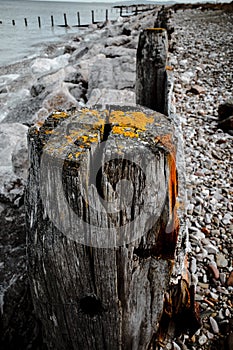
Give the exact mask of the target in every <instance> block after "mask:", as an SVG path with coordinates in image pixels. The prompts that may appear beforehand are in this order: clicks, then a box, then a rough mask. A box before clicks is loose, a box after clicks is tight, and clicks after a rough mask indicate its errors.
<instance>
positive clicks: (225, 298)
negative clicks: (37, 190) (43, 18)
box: [0, 6, 233, 350]
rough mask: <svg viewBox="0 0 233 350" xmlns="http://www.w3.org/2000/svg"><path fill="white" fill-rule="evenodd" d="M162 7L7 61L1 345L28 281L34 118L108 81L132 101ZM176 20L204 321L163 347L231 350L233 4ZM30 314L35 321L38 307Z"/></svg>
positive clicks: (174, 54) (90, 95) (175, 50)
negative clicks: (141, 43) (223, 119)
mask: <svg viewBox="0 0 233 350" xmlns="http://www.w3.org/2000/svg"><path fill="white" fill-rule="evenodd" d="M157 13H158V9H156V10H151V11H150V12H148V13H147V14H146V15H145V14H139V15H137V16H132V17H129V18H118V20H117V21H115V22H114V23H110V22H108V23H105V24H103V25H100V26H99V27H97V26H93V25H92V26H90V27H89V28H88V29H87V30H86V31H85V33H82V34H81V35H75V36H74V35H73V34H72V35H67V36H66V42H65V43H64V42H59V43H55V44H54V45H53V44H50V45H49V46H48V47H47V48H46V50H45V53H44V55H43V56H41V57H37V58H33V59H30V60H24V61H23V62H18V63H15V64H13V65H10V66H4V67H1V68H0V74H1V80H0V82H1V83H2V85H1V87H0V102H1V106H2V107H1V108H2V118H1V122H0V133H1V137H2V139H3V140H5V141H4V142H2V144H1V148H2V151H1V152H0V157H1V162H2V164H3V165H4V167H2V168H1V171H0V224H1V227H2V228H3V229H4V231H5V235H4V237H3V236H2V237H0V249H1V251H2V256H3V257H4V258H3V261H2V262H0V267H1V272H0V276H1V279H2V281H3V282H2V284H1V289H0V292H1V293H0V294H1V298H0V304H1V309H2V314H3V317H2V324H3V325H4V334H3V339H4V342H5V343H4V344H3V345H4V346H6V345H8V344H9V339H10V337H9V331H8V330H7V329H9V328H10V329H11V327H12V329H13V331H12V330H11V332H10V333H11V334H17V331H16V330H15V328H14V327H15V326H14V325H13V326H12V325H11V324H10V321H9V317H8V314H9V305H10V304H11V308H12V310H13V311H12V313H13V314H14V313H15V312H16V311H15V310H16V305H17V304H18V303H19V301H18V300H19V299H20V297H19V295H21V294H22V293H24V291H25V289H27V277H26V257H25V236H24V234H23V233H24V229H25V228H24V222H23V218H24V208H23V200H22V197H23V191H24V186H25V183H26V178H27V166H28V165H27V140H26V137H27V132H28V127H30V126H31V125H33V124H35V123H38V122H42V121H43V120H44V119H45V118H46V117H47V115H48V114H49V113H51V112H52V111H53V110H54V109H69V108H73V107H75V108H81V107H85V106H86V105H87V106H88V105H92V104H95V103H99V102H100V100H101V89H105V90H108V91H109V92H110V96H111V98H112V96H113V91H115V92H114V96H116V99H120V98H121V95H122V96H123V95H124V98H125V96H127V98H128V101H129V103H132V104H133V103H135V92H134V88H135V77H136V49H137V44H138V34H139V32H140V30H142V29H143V28H147V27H151V26H153V25H154V23H155V20H156V16H157ZM169 21H170V25H171V26H172V27H174V32H173V33H172V36H171V40H170V52H169V62H168V65H169V67H170V68H169V69H171V70H172V72H173V77H174V92H173V101H172V102H173V104H174V107H175V110H176V115H177V118H179V121H180V123H181V126H182V131H183V138H184V141H185V146H184V154H185V163H186V190H187V205H186V210H187V226H188V232H189V244H190V247H189V274H190V281H191V283H192V284H193V285H194V286H195V290H196V296H195V298H196V301H197V302H198V304H199V309H200V318H201V323H202V326H201V328H200V329H199V330H198V331H197V332H196V333H195V334H194V335H193V336H192V337H190V336H189V335H188V334H187V335H185V334H184V335H182V336H181V337H179V338H177V339H174V340H172V341H171V342H170V343H169V344H167V345H166V347H161V350H162V349H166V350H169V349H171V350H172V349H176V350H179V349H181V350H185V349H190V350H203V349H204V350H215V349H216V350H217V349H218V350H232V349H233V311H232V310H233V235H232V233H233V181H232V180H233V176H232V168H233V132H232V128H229V130H227V131H226V130H225V131H223V130H222V129H221V128H220V127H219V106H220V105H221V104H223V103H224V102H225V101H227V100H229V99H231V100H232V96H233V84H232V81H233V77H232V66H233V36H232V33H233V10H232V7H231V8H230V7H229V9H228V10H225V9H224V8H221V6H219V8H218V7H216V8H215V9H211V8H207V9H206V8H205V9H203V8H201V6H200V7H198V6H195V7H192V6H189V7H187V8H186V7H184V8H182V6H180V7H179V8H175V9H174V8H172V11H171V18H169ZM116 90H117V91H118V93H117V92H116ZM112 102H114V101H112ZM7 140H8V143H7ZM0 142H1V141H0ZM5 145H7V146H5ZM4 147H5V148H4ZM12 153H14V157H12V156H11V154H12ZM19 228H20V231H19V238H17V239H16V238H15V235H14V232H18V231H17V230H19ZM12 295H13V298H12V299H10V297H11V296H12ZM24 295H25V294H24ZM21 300H22V299H21ZM27 303H28V304H27V305H28V309H30V307H31V304H30V302H29V301H27ZM4 312H5V314H4ZM19 315H20V316H18V317H19V318H21V320H25V319H27V318H28V317H29V316H28V315H27V314H26V311H22V310H21V311H20V313H19ZM16 319H17V317H16ZM29 319H30V327H32V325H33V324H34V322H35V320H34V316H31V315H30V317H29ZM18 323H19V320H18ZM16 324H17V322H16ZM21 326H22V325H21ZM23 327H24V326H22V328H23ZM30 327H29V329H27V332H25V334H26V336H27V337H29V339H30V341H31V342H32V343H33V341H36V342H37V348H36V349H38V350H40V349H42V347H40V345H38V333H37V332H36V331H35V328H33V327H32V328H33V331H32V330H30ZM30 333H31V334H30ZM29 334H30V336H29ZM30 337H31V338H30ZM35 339H37V340H35ZM5 344H6V345H5ZM24 348H25V349H26V348H27V347H24ZM28 349H29V347H28ZM159 350H160V349H159Z"/></svg>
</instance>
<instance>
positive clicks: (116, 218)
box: [26, 106, 179, 350]
mask: <svg viewBox="0 0 233 350" xmlns="http://www.w3.org/2000/svg"><path fill="white" fill-rule="evenodd" d="M29 148H30V159H31V166H30V170H29V179H28V186H27V191H26V211H27V232H28V261H29V276H30V284H31V291H32V295H33V301H34V307H35V312H36V314H37V316H38V318H39V319H40V320H41V322H42V325H43V329H44V334H45V341H46V343H47V345H48V348H55V349H67V348H69V349H79V348H82V349H141V350H144V349H148V347H149V346H150V344H151V342H152V341H154V340H155V339H156V337H157V334H158V333H157V332H158V331H159V323H160V320H161V319H162V315H163V312H164V308H165V310H166V307H165V302H164V294H165V292H167V293H168V292H169V288H170V287H169V285H170V279H171V274H172V271H173V267H174V263H175V258H176V257H175V251H176V243H177V240H178V235H179V219H178V215H177V211H176V209H177V208H176V207H177V193H178V180H177V169H176V136H175V127H174V124H173V122H172V121H171V120H170V119H169V118H167V117H166V116H164V115H162V114H160V113H158V112H155V111H152V110H150V109H147V108H143V107H141V106H135V107H132V106H129V107H127V106H126V107H124V108H122V107H121V108H119V107H118V106H106V107H105V108H104V109H102V108H100V107H96V108H92V109H81V110H72V111H71V112H67V113H63V112H61V114H60V117H59V113H56V114H55V115H54V114H52V115H50V116H49V117H48V118H47V120H46V121H45V122H44V124H43V125H40V126H36V127H33V128H31V130H30V132H29Z"/></svg>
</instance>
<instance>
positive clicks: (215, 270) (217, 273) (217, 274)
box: [208, 263, 219, 280]
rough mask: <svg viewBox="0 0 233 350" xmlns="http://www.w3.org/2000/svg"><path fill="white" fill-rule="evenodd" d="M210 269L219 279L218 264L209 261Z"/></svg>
mask: <svg viewBox="0 0 233 350" xmlns="http://www.w3.org/2000/svg"><path fill="white" fill-rule="evenodd" d="M208 269H209V272H210V273H211V274H212V275H213V277H214V278H215V279H216V280H218V279H219V270H218V268H217V266H216V265H215V264H213V263H209V264H208Z"/></svg>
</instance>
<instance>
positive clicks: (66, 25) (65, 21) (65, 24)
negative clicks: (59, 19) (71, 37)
mask: <svg viewBox="0 0 233 350" xmlns="http://www.w3.org/2000/svg"><path fill="white" fill-rule="evenodd" d="M64 26H65V27H68V23H67V17H66V13H64Z"/></svg>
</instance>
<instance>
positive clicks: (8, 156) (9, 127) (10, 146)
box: [0, 123, 28, 202]
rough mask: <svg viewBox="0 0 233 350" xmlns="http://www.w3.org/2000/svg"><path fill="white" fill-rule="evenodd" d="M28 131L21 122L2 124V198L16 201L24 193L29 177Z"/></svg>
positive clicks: (0, 138)
mask: <svg viewBox="0 0 233 350" xmlns="http://www.w3.org/2000/svg"><path fill="white" fill-rule="evenodd" d="M27 131H28V127H27V126H25V125H22V124H19V123H10V124H5V123H4V124H0V164H1V165H0V198H1V199H2V200H4V201H6V202H8V201H9V202H14V201H15V200H17V199H19V198H21V197H22V195H23V190H24V187H23V185H24V183H25V180H26V177H27V169H28V161H27Z"/></svg>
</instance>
